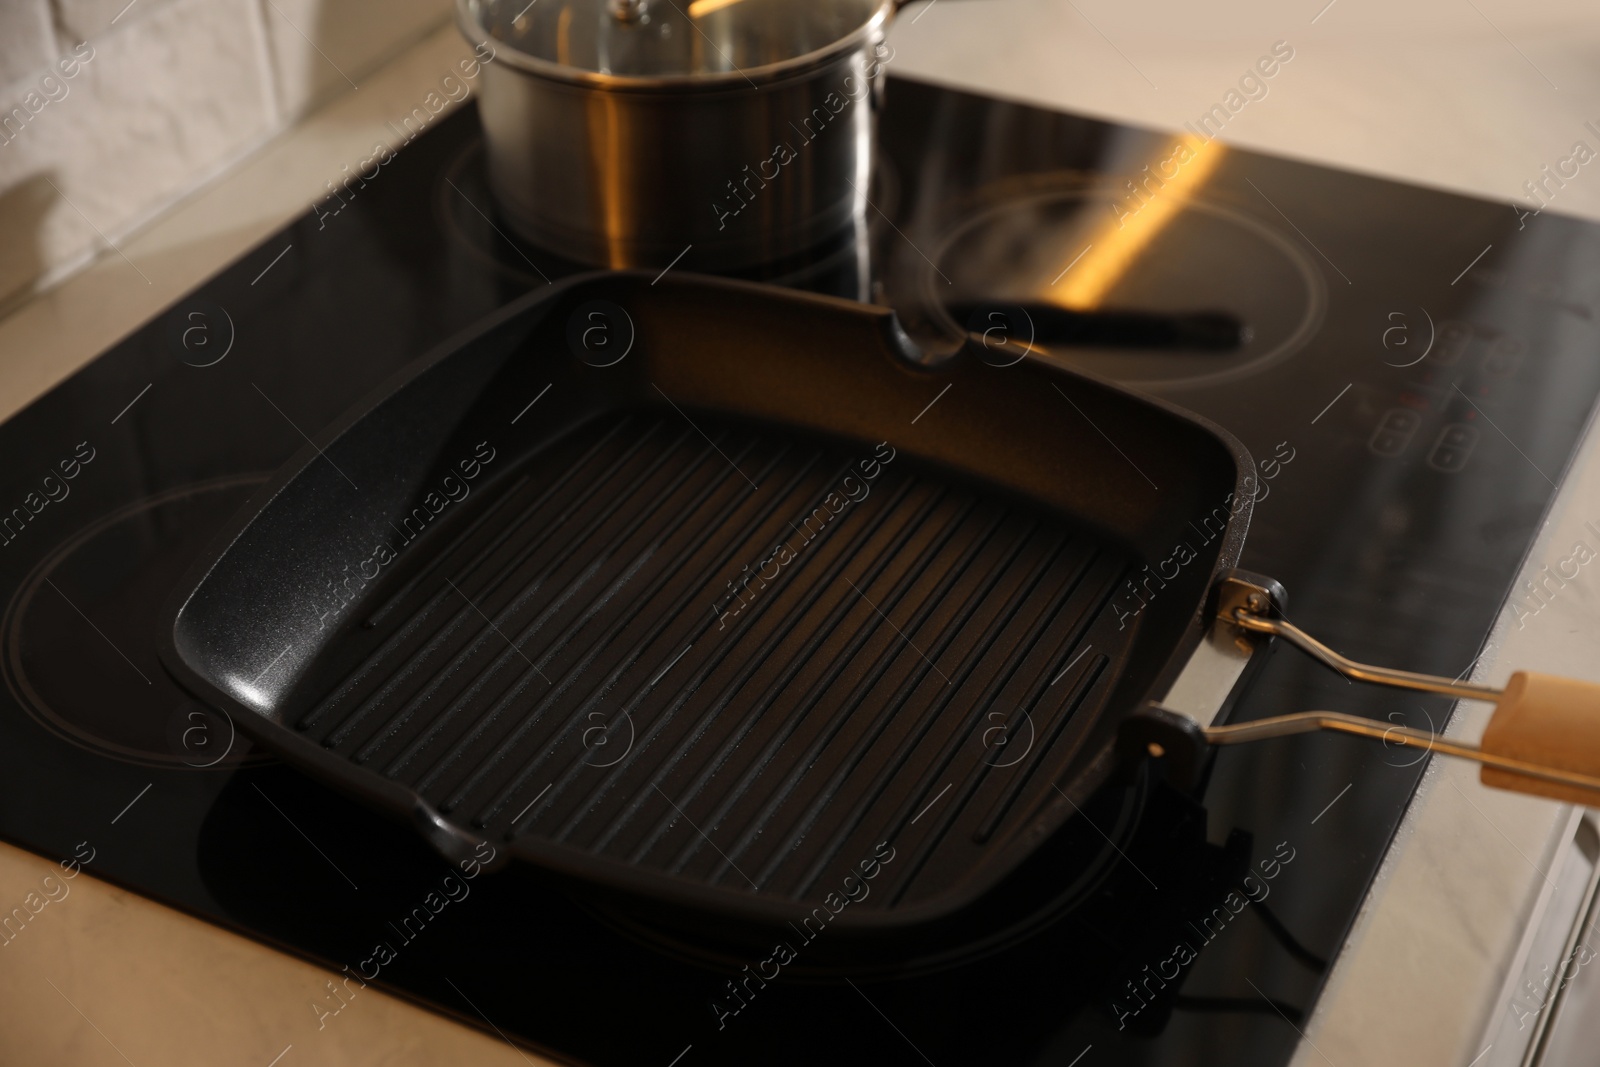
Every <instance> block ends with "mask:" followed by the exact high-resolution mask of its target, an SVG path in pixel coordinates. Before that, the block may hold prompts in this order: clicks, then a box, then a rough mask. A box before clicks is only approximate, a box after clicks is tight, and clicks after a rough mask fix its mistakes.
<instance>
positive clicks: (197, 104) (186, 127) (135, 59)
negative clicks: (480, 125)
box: [0, 0, 451, 359]
mask: <svg viewBox="0 0 1600 1067" xmlns="http://www.w3.org/2000/svg"><path fill="white" fill-rule="evenodd" d="M450 8H451V3H450V0H133V2H132V3H129V0H0V313H3V312H4V311H5V309H6V308H8V307H9V306H12V305H14V304H15V303H16V302H17V301H19V300H21V299H23V298H25V297H26V296H27V295H28V294H29V293H30V292H32V291H34V290H35V289H37V288H39V287H40V286H42V285H44V284H48V283H49V282H50V281H53V280H54V279H56V278H58V277H60V276H62V275H64V274H65V273H67V272H69V271H71V270H73V269H75V268H76V267H77V266H79V265H80V264H82V263H84V262H86V261H88V260H89V259H90V258H92V257H93V256H95V255H96V254H99V253H101V252H103V251H104V250H105V249H106V246H107V243H108V242H116V243H120V238H121V237H122V236H124V235H126V234H127V233H128V232H129V231H131V230H132V229H134V228H136V227H137V226H138V225H140V224H141V223H143V222H145V221H147V220H148V219H150V218H151V217H153V216H155V215H157V214H159V213H160V212H161V211H163V210H164V209H166V208H167V207H169V206H170V205H172V204H173V203H175V202H176V201H177V200H179V199H181V198H182V197H183V196H185V195H186V194H188V193H190V192H191V191H193V190H194V189H195V188H196V187H197V186H199V185H201V184H203V183H204V182H205V181H206V180H208V179H209V178H211V177H212V176H214V175H215V174H216V173H218V172H219V171H220V170H222V169H224V168H225V167H227V166H229V165H230V164H231V163H233V162H235V161H237V160H238V159H240V158H241V157H242V156H244V155H245V154H247V153H248V152H250V151H251V150H253V149H254V148H256V147H257V146H259V145H260V144H261V143H263V142H264V141H265V140H267V139H268V138H270V137H271V136H272V135H273V134H275V133H277V132H278V131H279V130H281V129H283V128H284V126H286V125H287V124H289V123H291V122H293V121H294V120H295V119H296V118H298V117H299V116H300V115H302V114H304V113H305V112H306V111H307V110H309V109H311V108H313V107H315V106H316V105H317V104H318V103H320V102H321V101H323V100H325V99H327V98H328V97H329V96H330V95H332V94H336V93H339V92H349V91H351V90H350V82H352V81H353V82H354V83H355V84H357V85H359V84H360V81H361V78H362V77H363V76H364V75H365V74H367V73H368V72H369V71H371V70H372V69H373V68H374V67H376V66H378V65H381V64H382V63H383V62H384V61H385V60H386V59H388V58H389V57H390V56H392V55H394V54H395V53H396V52H398V51H400V50H401V49H403V48H404V47H405V46H407V45H408V44H410V43H411V42H412V41H414V40H416V39H418V38H419V37H421V36H422V35H423V34H425V33H427V32H428V31H430V30H432V29H434V28H435V27H437V26H438V25H440V24H441V23H442V22H444V21H445V20H447V19H448V18H449V14H450ZM347 79H348V81H347ZM4 357H5V354H4V353H0V359H3V358H4Z"/></svg>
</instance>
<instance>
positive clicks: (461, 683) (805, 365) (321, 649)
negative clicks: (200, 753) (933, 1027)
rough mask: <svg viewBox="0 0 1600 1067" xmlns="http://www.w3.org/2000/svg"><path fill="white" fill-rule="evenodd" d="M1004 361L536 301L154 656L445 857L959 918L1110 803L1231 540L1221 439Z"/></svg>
mask: <svg viewBox="0 0 1600 1067" xmlns="http://www.w3.org/2000/svg"><path fill="white" fill-rule="evenodd" d="M987 354H988V353H985V352H982V351H981V350H977V349H975V350H973V351H964V352H962V353H959V354H957V355H956V356H954V357H951V358H950V359H948V360H946V361H944V362H943V363H941V364H939V365H937V366H928V365H925V364H924V363H922V362H921V359H920V354H919V353H917V352H916V351H915V349H914V348H913V347H912V346H911V345H910V344H909V342H907V341H906V340H905V338H904V335H903V334H902V333H901V332H900V331H899V329H898V326H897V325H896V323H895V321H894V319H893V316H892V315H891V314H890V313H889V312H887V311H885V310H883V309H878V308H872V307H868V306H865V305H856V304H850V303H846V302H843V301H837V300H832V299H828V298H822V297H814V296H808V295H802V294H797V293H793V292H788V291H782V290H775V289H770V288H765V287H759V286H751V285H744V284H739V283H730V282H714V281H710V280H706V279H694V278H689V277H678V276H675V275H668V276H667V277H665V278H662V279H660V280H659V281H657V282H652V281H651V279H650V278H649V277H648V276H636V275H632V274H610V275H601V276H590V277H588V278H584V279H578V280H575V281H573V282H569V283H563V284H562V285H559V286H555V287H552V288H550V289H548V290H545V291H544V292H543V293H541V294H538V295H536V296H534V297H532V298H529V299H527V300H524V301H522V302H521V303H519V304H517V305H513V306H512V307H510V308H508V309H506V310H505V311H504V312H502V313H500V314H499V315H498V316H497V317H496V318H495V320H494V321H492V322H490V323H489V324H487V325H485V326H484V327H482V328H481V329H480V330H478V331H476V332H475V333H474V334H473V335H471V336H469V337H466V338H463V339H460V340H458V341H457V342H455V343H453V344H452V345H450V346H447V348H446V349H444V350H442V351H440V352H438V353H435V354H434V355H432V356H430V357H427V358H426V359H424V360H422V361H421V362H420V363H419V364H418V365H417V366H416V367H414V368H412V369H411V370H410V371H408V372H407V373H406V374H404V375H402V376H401V378H400V379H399V380H397V381H395V382H391V383H390V384H389V385H387V386H385V387H384V388H383V389H381V390H379V392H378V394H376V395H375V396H373V397H372V398H370V399H369V401H368V402H366V403H364V404H363V405H362V406H361V407H360V408H359V409H358V410H356V411H353V412H351V413H350V414H349V415H347V416H346V417H345V418H344V419H343V420H342V421H341V422H340V423H339V424H338V425H336V426H334V427H331V428H329V429H328V430H327V431H326V432H325V433H324V434H322V435H321V436H320V437H319V438H318V441H317V444H316V446H314V447H308V448H307V449H306V450H305V451H304V452H303V453H302V454H301V455H299V456H297V457H296V459H295V460H294V461H292V462H291V463H290V464H288V465H287V466H286V468H285V469H284V470H283V471H282V472H280V474H279V475H278V477H277V478H275V479H274V481H273V482H272V483H271V484H270V485H269V486H268V487H267V488H266V489H264V490H263V491H262V492H261V493H260V494H259V495H258V497H257V498H256V500H254V501H253V502H252V503H251V505H250V506H249V507H248V508H247V509H246V510H245V512H244V513H242V514H241V515H240V516H239V517H238V518H237V519H236V520H235V522H234V524H233V526H232V527H231V529H230V530H229V531H228V532H227V534H226V536H225V537H224V538H223V539H222V540H221V541H220V542H219V543H218V545H217V546H216V547H215V549H214V551H213V553H212V555H211V556H210V558H208V559H207V560H205V561H204V562H203V563H202V565H200V566H198V567H197V568H196V569H195V571H194V572H193V573H192V574H191V576H190V578H189V579H187V580H186V582H185V585H184V587H183V588H181V589H180V590H179V591H178V592H177V594H176V595H175V597H174V600H173V622H172V629H171V631H170V635H169V639H170V645H169V647H168V649H167V659H168V663H169V666H170V668H171V669H172V670H173V672H174V673H175V674H176V675H177V676H178V677H179V679H180V680H181V681H183V682H184V683H185V684H187V685H188V686H190V687H191V688H192V689H194V690H195V691H197V692H199V693H201V694H202V695H203V696H205V697H206V698H207V699H209V700H210V701H212V702H213V703H215V704H216V705H218V706H219V707H221V708H223V709H224V710H227V711H229V712H230V713H232V714H233V715H234V716H235V718H236V719H239V720H240V725H241V726H242V727H243V728H245V729H246V730H247V731H248V732H249V733H251V734H252V735H253V736H255V737H256V738H258V739H259V740H261V741H262V742H264V743H265V744H266V745H267V746H268V747H270V748H271V749H273V750H275V751H276V752H278V753H279V754H281V755H282V756H283V757H284V758H285V759H287V760H289V761H291V762H293V763H295V764H297V765H299V766H301V767H302V768H304V769H306V770H307V771H309V772H311V773H313V774H316V775H318V776H319V777H322V778H324V779H326V780H328V781H330V782H332V783H334V784H336V785H338V786H340V787H343V788H345V789H347V790H350V791H352V792H354V793H355V794H357V795H359V796H361V797H362V798H364V799H366V800H367V801H368V802H370V803H373V804H375V805H378V806H380V807H382V808H384V809H386V810H390V811H392V812H394V813H396V814H398V815H400V816H402V817H405V818H409V819H412V820H415V822H416V823H417V825H418V826H419V827H420V828H421V829H422V830H423V831H424V832H425V833H426V834H427V835H428V837H429V839H430V840H432V841H433V842H434V843H435V845H436V846H438V847H439V848H440V849H441V850H442V851H444V852H445V853H446V854H447V855H451V856H453V857H456V858H460V857H464V856H467V855H470V854H472V853H473V851H474V849H478V855H479V856H480V857H481V856H483V855H487V854H488V853H487V849H484V848H482V846H481V844H480V843H481V842H485V841H486V842H488V843H489V844H490V845H491V846H492V847H493V848H494V850H495V854H496V855H497V856H510V857H513V858H515V859H517V860H521V861H525V862H530V863H534V864H538V865H540V866H542V867H543V868H545V869H546V870H548V871H550V872H552V873H553V874H555V875H557V876H560V877H562V878H564V879H567V880H569V881H571V882H574V883H578V884H581V885H584V886H588V887H589V888H590V890H591V891H593V892H595V893H596V894H598V895H599V896H603V897H607V898H621V899H623V900H626V901H633V902H635V903H638V904H640V905H641V906H645V905H648V906H657V907H661V908H663V909H666V910H668V911H670V912H672V913H673V914H674V915H677V916H680V917H681V916H685V915H687V916H691V917H696V916H697V917H699V918H701V919H704V920H705V921H707V922H725V923H732V924H739V923H754V924H758V925H759V924H761V923H768V922H779V921H795V922H803V921H805V917H806V916H808V915H813V914H817V915H824V917H825V918H826V919H827V920H828V921H829V925H830V928H833V929H844V930H853V931H856V932H857V933H862V932H866V933H870V932H872V931H883V930H897V929H907V928H914V927H915V926H916V924H919V923H926V922H929V921H933V920H937V919H939V918H940V917H943V916H948V915H950V914H952V913H954V912H956V911H958V910H959V909H961V908H964V907H966V906H968V905H971V904H972V903H973V902H974V901H977V900H979V899H980V898H981V897H982V896H983V894H984V893H985V891H986V890H988V889H990V888H992V887H994V886H995V885H996V884H997V883H998V882H1000V881H1001V880H1002V879H1003V878H1004V877H1005V876H1006V875H1007V874H1008V873H1009V872H1011V871H1012V870H1014V869H1015V868H1016V867H1017V865H1018V864H1019V863H1021V861H1022V860H1024V859H1025V858H1026V857H1027V856H1028V855H1029V854H1030V853H1031V852H1032V851H1033V850H1034V849H1035V848H1036V847H1037V846H1038V845H1039V844H1040V843H1041V842H1042V841H1043V840H1045V839H1046V838H1047V837H1048V836H1049V835H1050V834H1051V833H1052V832H1053V831H1054V830H1055V829H1056V828H1057V827H1059V826H1060V824H1061V823H1062V822H1063V821H1064V820H1066V819H1068V818H1070V817H1072V816H1073V814H1074V812H1075V810H1076V808H1077V805H1079V804H1081V803H1082V802H1083V801H1084V800H1085V799H1086V797H1087V796H1088V794H1089V792H1090V791H1091V790H1092V789H1093V787H1094V786H1095V785H1096V784H1098V783H1099V782H1100V781H1101V780H1102V779H1103V778H1104V777H1105V775H1106V773H1107V772H1108V771H1109V769H1110V760H1111V742H1112V739H1113V737H1114V734H1115V730H1116V724H1117V722H1118V721H1120V719H1121V718H1122V717H1124V716H1126V714H1128V713H1129V712H1130V711H1131V710H1133V709H1134V708H1135V707H1137V706H1138V704H1139V703H1140V701H1141V700H1143V699H1145V698H1146V697H1147V695H1148V694H1149V693H1150V692H1151V691H1152V688H1153V687H1154V686H1156V685H1157V684H1158V682H1159V681H1160V680H1161V679H1163V678H1165V679H1170V677H1171V676H1172V674H1173V672H1174V671H1175V670H1176V669H1177V668H1178V666H1179V665H1180V664H1181V661H1182V659H1183V658H1184V656H1185V655H1186V654H1187V652H1188V651H1189V650H1190V649H1191V648H1192V647H1193V644H1194V642H1195V641H1196V640H1197V639H1198V637H1199V635H1200V634H1201V632H1202V630H1203V626H1204V623H1203V620H1202V618H1201V616H1202V609H1203V607H1204V604H1205V600H1206V596H1207V591H1208V589H1209V588H1210V586H1211V584H1212V580H1213V578H1214V576H1215V575H1216V574H1217V573H1218V572H1219V571H1220V570H1221V569H1223V568H1225V567H1228V566H1231V565H1232V564H1233V563H1234V562H1235V559H1236V557H1237V552H1238V546H1239V541H1240V539H1241V538H1242V536H1243V528H1244V524H1245V521H1246V519H1247V517H1248V499H1247V496H1248V494H1242V493H1241V486H1242V485H1243V484H1244V483H1243V478H1244V477H1245V475H1246V473H1247V472H1248V470H1249V460H1248V457H1246V456H1244V454H1243V452H1242V450H1241V449H1240V448H1239V446H1238V445H1237V443H1235V442H1233V441H1232V440H1231V439H1230V438H1227V437H1226V436H1225V435H1223V434H1221V433H1220V432H1219V431H1217V430H1215V429H1214V428H1212V427H1210V426H1208V425H1206V424H1204V423H1202V422H1200V421H1198V420H1196V419H1194V418H1192V417H1190V416H1187V415H1185V414H1183V413H1181V412H1179V411H1177V410H1175V409H1172V408H1169V407H1166V406H1163V405H1160V404H1158V403H1156V402H1153V401H1150V400H1148V399H1142V398H1139V397H1136V396H1134V395H1132V394H1130V393H1127V392H1124V391H1122V390H1120V389H1118V388H1116V387H1113V386H1110V385H1107V384H1104V383H1101V382H1098V381H1095V380H1091V379H1088V378H1084V377H1081V376H1078V375H1075V374H1071V373H1068V372H1066V371H1063V370H1060V369H1055V368H1052V367H1048V366H1045V365H1043V364H1042V363H1040V362H1037V361H1035V360H1032V359H1028V360H1023V361H1021V362H1019V363H1016V364H1015V365H1009V366H1001V365H995V364H1001V363H1010V362H1011V360H1010V359H1009V358H1007V359H990V360H987V361H986V359H985V358H981V357H982V356H985V355H987ZM1241 496H1242V497H1243V498H1244V499H1243V500H1242V501H1241V500H1240V498H1241ZM1178 546H1185V548H1186V550H1184V549H1179V547H1178ZM819 908H820V909H825V913H824V912H818V911H817V909H819ZM817 921H821V919H818V920H817Z"/></svg>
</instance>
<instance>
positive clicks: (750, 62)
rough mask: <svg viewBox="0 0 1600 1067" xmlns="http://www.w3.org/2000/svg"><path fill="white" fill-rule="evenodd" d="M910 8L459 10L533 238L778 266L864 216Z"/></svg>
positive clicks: (679, 3)
mask: <svg viewBox="0 0 1600 1067" xmlns="http://www.w3.org/2000/svg"><path fill="white" fill-rule="evenodd" d="M904 2H905V0H531V2H530V0H509V2H507V0H457V14H458V16H459V21H460V25H461V29H462V32H463V33H464V34H465V35H466V37H467V39H468V40H469V41H470V42H471V43H473V44H474V45H478V46H482V45H488V46H489V47H490V48H492V49H493V52H494V59H493V62H491V63H489V64H488V65H487V66H486V67H485V70H484V77H483V82H482V84H481V88H480V97H479V110H480V113H481V116H482V119H483V126H484V132H485V137H486V143H487V155H488V169H489V178H490V185H491V187H492V189H493V190H494V195H495V197H496V200H497V202H498V205H499V208H500V211H501V214H502V215H503V216H504V217H505V219H506V220H507V222H508V223H509V224H510V225H511V227H512V228H513V229H514V230H515V231H516V232H517V233H518V234H519V235H520V236H522V237H524V238H526V239H528V240H530V241H532V242H534V243H535V244H538V245H540V246H541V247H544V248H547V249H550V250H552V251H554V252H556V253H558V254H560V255H562V256H564V257H565V258H567V259H571V260H575V261H577V262H580V263H586V264H591V265H595V266H604V267H640V266H656V267H665V266H666V265H667V264H669V263H671V262H673V261H674V260H675V259H676V258H677V257H679V256H684V257H685V259H684V266H687V267H691V268H693V269H699V270H724V269H731V268H737V267H740V266H744V265H748V264H753V263H757V262H764V261H772V260H778V259H782V258H784V257H785V256H788V255H791V254H795V253H798V252H803V251H805V250H806V249H809V248H812V247H814V246H816V245H817V244H819V243H822V242H824V241H826V240H827V239H828V238H829V237H831V236H833V235H835V234H837V233H839V232H841V231H843V230H845V229H846V228H848V227H849V226H850V225H852V222H853V221H855V220H857V219H858V218H859V217H860V216H861V214H862V213H864V211H865V209H866V202H867V195H868V191H869V190H868V182H869V179H870V175H871V170H872V157H873V154H874V151H875V131H876V111H877V108H878V106H879V104H880V102H881V94H882V82H883V76H884V75H883V71H884V66H885V64H886V63H887V62H888V60H889V58H890V56H891V52H890V49H889V47H888V45H887V44H886V42H885V40H884V36H885V31H886V29H887V26H888V23H889V20H890V18H891V17H892V16H893V13H894V11H895V9H896V8H897V7H899V6H901V4H902V3H904Z"/></svg>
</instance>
